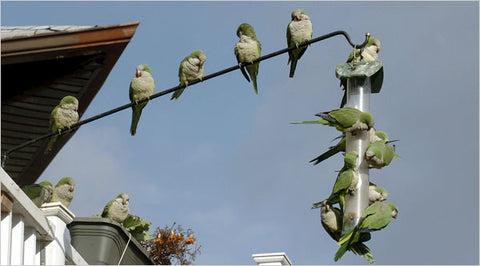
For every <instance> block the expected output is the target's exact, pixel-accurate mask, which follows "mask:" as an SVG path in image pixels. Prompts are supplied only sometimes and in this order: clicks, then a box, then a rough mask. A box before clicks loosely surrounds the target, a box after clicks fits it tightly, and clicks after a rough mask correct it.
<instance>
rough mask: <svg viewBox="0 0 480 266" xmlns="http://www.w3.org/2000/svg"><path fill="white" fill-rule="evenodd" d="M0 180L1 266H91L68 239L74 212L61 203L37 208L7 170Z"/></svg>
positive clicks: (1, 173) (0, 175) (0, 170)
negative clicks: (0, 217) (0, 207)
mask: <svg viewBox="0 0 480 266" xmlns="http://www.w3.org/2000/svg"><path fill="white" fill-rule="evenodd" d="M0 177H1V190H2V210H1V212H2V222H1V235H0V238H1V248H0V249H1V250H0V264H1V265H45V264H46V265H65V264H74V265H78V264H82V265H86V264H88V263H87V262H86V261H85V260H84V259H83V258H82V256H81V255H80V254H78V252H77V251H76V250H75V248H73V247H72V245H71V244H70V241H69V240H68V239H69V238H68V235H69V233H68V229H67V228H66V225H67V224H68V223H70V222H71V221H72V220H73V218H74V217H75V215H74V214H73V213H72V212H71V211H70V210H68V209H67V208H66V207H65V206H63V205H62V204H61V203H59V202H54V203H46V204H43V205H42V207H41V208H37V206H35V204H34V203H33V202H32V201H31V200H30V199H29V198H28V197H27V195H25V193H23V191H22V190H21V189H20V187H18V185H17V184H16V183H15V182H14V181H13V180H12V179H11V178H10V176H8V174H7V173H6V172H5V171H4V170H3V168H0Z"/></svg>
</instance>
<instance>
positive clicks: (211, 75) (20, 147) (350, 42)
mask: <svg viewBox="0 0 480 266" xmlns="http://www.w3.org/2000/svg"><path fill="white" fill-rule="evenodd" d="M336 35H343V36H344V37H345V38H346V39H347V42H348V43H349V44H350V46H352V47H353V48H354V49H358V48H363V47H364V46H365V45H366V44H367V42H368V39H369V38H370V33H368V32H367V33H366V34H365V41H364V42H363V43H362V44H360V45H356V44H354V43H352V41H351V39H350V36H349V35H348V33H347V32H345V31H343V30H339V31H334V32H331V33H328V34H325V35H322V36H319V37H316V38H313V39H311V40H310V41H307V42H304V43H302V44H299V45H297V46H290V47H288V48H285V49H281V50H278V51H276V52H273V53H270V54H267V55H264V56H261V57H259V58H257V59H256V60H253V61H252V62H245V63H241V64H238V65H235V66H232V67H229V68H226V69H223V70H220V71H217V72H215V73H212V74H210V75H206V76H204V77H203V78H201V79H196V80H193V81H190V82H189V83H188V86H191V85H195V84H197V83H199V82H203V81H205V80H209V79H211V78H214V77H217V76H220V75H223V74H226V73H229V72H232V71H234V70H237V69H240V67H244V66H248V65H252V64H255V63H257V62H260V61H263V60H266V59H270V58H272V57H275V56H277V55H280V54H283V53H286V52H289V51H292V50H295V49H298V48H302V47H305V46H308V45H310V44H312V43H316V42H319V41H322V40H325V39H328V38H331V37H333V36H336ZM186 87H187V86H186V85H178V86H175V87H173V88H170V89H167V90H164V91H161V92H158V93H155V94H153V95H152V96H150V97H148V98H145V99H142V100H139V101H137V102H131V103H128V104H124V105H122V106H119V107H117V108H114V109H112V110H109V111H106V112H103V113H101V114H98V115H95V116H92V117H90V118H87V119H84V120H82V121H79V122H78V123H76V124H74V125H72V126H71V127H70V128H68V129H64V130H59V131H55V132H51V133H48V134H45V135H43V136H40V137H38V138H35V139H32V140H30V141H27V142H25V143H23V144H20V145H18V146H16V147H13V148H12V149H10V150H8V151H6V152H5V154H4V155H3V158H2V167H5V163H6V161H7V160H8V156H9V155H10V154H11V153H12V152H15V151H17V150H20V149H22V148H24V147H26V146H29V145H32V144H34V143H36V142H38V141H41V140H43V139H46V138H50V137H52V136H54V135H61V134H64V133H67V132H71V131H73V130H75V129H77V128H79V127H80V126H82V125H85V124H87V123H90V122H93V121H95V120H98V119H100V118H103V117H105V116H109V115H111V114H114V113H117V112H120V111H122V110H125V109H127V108H130V107H132V106H134V105H137V104H140V103H143V102H147V101H149V100H152V99H155V98H158V97H161V96H163V95H166V94H169V93H171V92H174V91H177V90H180V89H184V88H186Z"/></svg>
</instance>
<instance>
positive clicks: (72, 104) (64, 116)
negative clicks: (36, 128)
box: [44, 96, 79, 154]
mask: <svg viewBox="0 0 480 266" xmlns="http://www.w3.org/2000/svg"><path fill="white" fill-rule="evenodd" d="M77 111H78V100H77V98H75V97H73V96H65V97H63V98H62V100H60V103H59V104H58V105H57V106H55V108H53V110H52V112H51V113H50V131H51V132H57V131H58V132H61V131H62V130H64V129H67V128H69V127H71V126H73V125H74V124H76V123H77V122H78V119H79V116H78V112H77ZM57 139H58V135H54V136H52V137H51V139H50V142H49V143H48V145H47V148H46V149H45V152H44V153H45V154H47V153H49V152H50V151H51V150H52V147H53V144H54V143H55V141H56V140H57Z"/></svg>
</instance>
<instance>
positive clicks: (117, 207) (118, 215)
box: [102, 193, 130, 224]
mask: <svg viewBox="0 0 480 266" xmlns="http://www.w3.org/2000/svg"><path fill="white" fill-rule="evenodd" d="M129 203H130V197H129V196H128V194H127V193H120V194H119V195H118V196H117V197H116V198H115V199H113V200H111V201H109V202H108V203H107V205H105V208H103V212H102V217H104V218H111V219H112V220H114V221H116V222H118V223H120V224H122V223H123V221H125V219H127V216H128V215H129V214H130V207H129Z"/></svg>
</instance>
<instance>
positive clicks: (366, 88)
mask: <svg viewBox="0 0 480 266" xmlns="http://www.w3.org/2000/svg"><path fill="white" fill-rule="evenodd" d="M370 94H371V86H370V77H366V78H349V79H347V103H346V104H345V106H347V107H354V108H356V109H358V110H360V111H362V112H370ZM346 138H347V146H346V152H347V153H348V152H352V151H354V152H356V153H357V154H358V159H357V169H358V173H359V180H358V184H357V186H356V187H355V190H354V191H353V193H351V194H347V195H346V196H345V206H344V213H343V227H342V228H343V231H342V233H343V234H344V233H346V232H348V231H349V230H350V229H351V228H352V227H354V226H355V225H356V224H357V223H358V220H359V219H360V217H361V215H362V212H363V210H365V208H367V207H368V185H369V180H368V174H369V170H368V163H367V161H366V160H365V158H364V157H365V151H366V150H367V147H368V145H369V144H370V132H369V131H360V132H356V133H355V135H352V134H351V133H347V137H346Z"/></svg>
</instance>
